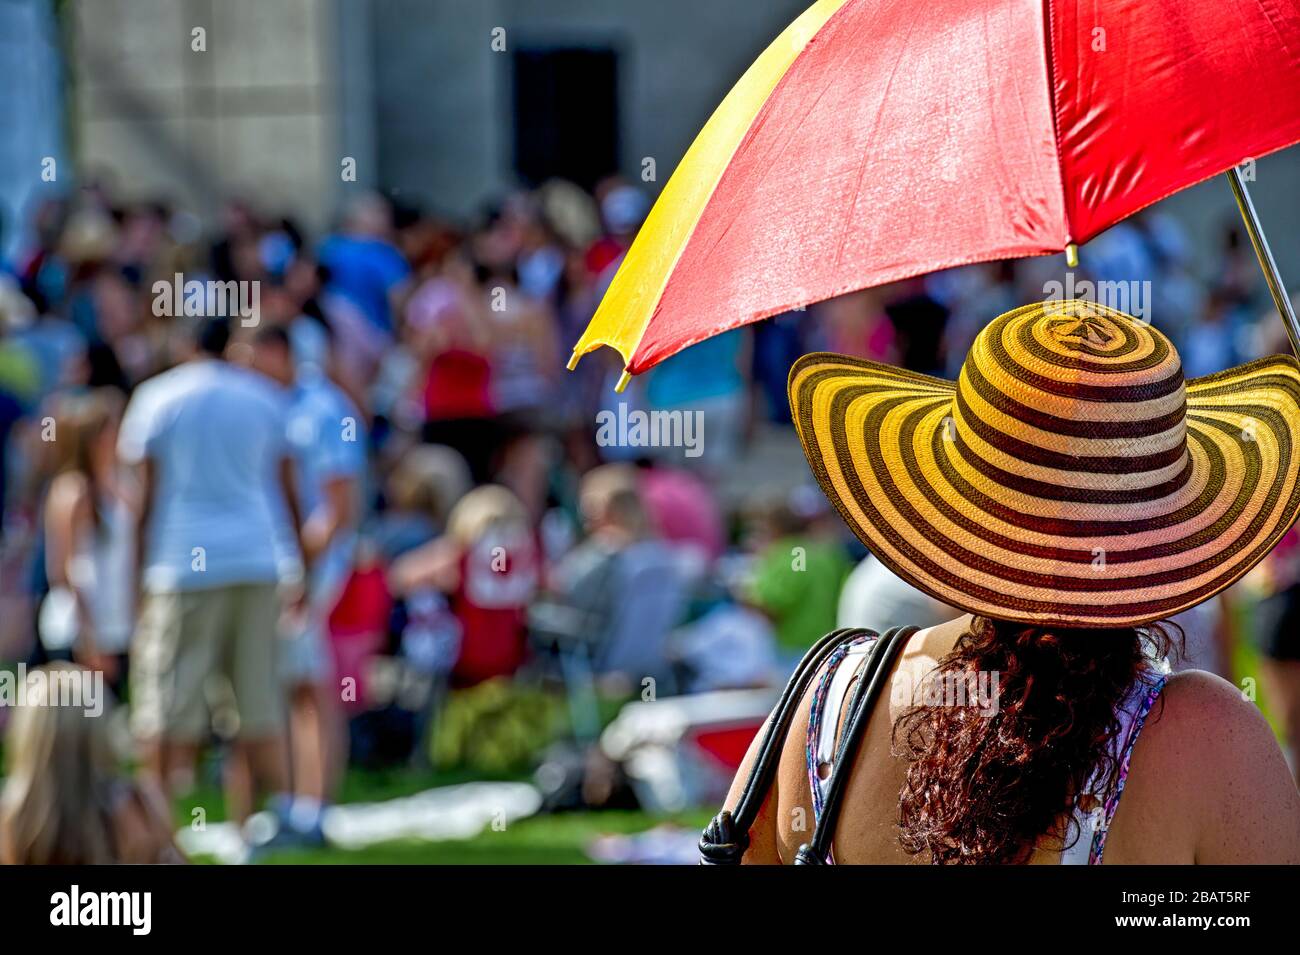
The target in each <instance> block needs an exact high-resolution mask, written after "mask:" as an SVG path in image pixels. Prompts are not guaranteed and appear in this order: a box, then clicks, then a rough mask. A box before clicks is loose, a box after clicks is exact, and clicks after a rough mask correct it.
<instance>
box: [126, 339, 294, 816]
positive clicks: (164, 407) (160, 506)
mask: <svg viewBox="0 0 1300 955" xmlns="http://www.w3.org/2000/svg"><path fill="white" fill-rule="evenodd" d="M229 340H230V326H229V322H228V320H226V319H222V318H211V319H207V320H206V321H204V322H203V323H202V324H201V325H200V326H199V328H198V329H197V331H196V336H195V347H194V349H193V353H192V355H191V357H190V358H189V359H188V360H187V361H184V362H182V363H181V364H180V365H178V366H177V367H175V368H173V369H171V370H170V371H167V372H164V373H162V374H160V375H158V376H157V377H155V378H152V379H150V380H148V381H146V382H144V383H143V384H141V385H140V386H139V387H138V388H137V389H136V392H135V394H134V395H133V397H132V398H131V402H130V404H129V405H128V407H127V410H126V414H125V417H124V418H123V421H122V426H121V431H120V434H119V437H118V455H119V456H120V457H121V459H122V460H123V461H124V462H125V463H127V464H130V465H133V466H135V467H136V469H137V473H138V477H139V482H140V485H141V494H140V497H141V509H140V515H139V524H140V527H139V529H140V536H139V539H140V540H141V542H142V547H141V548H140V560H139V568H138V570H137V575H138V584H139V588H140V591H141V593H142V603H141V615H140V622H139V626H138V628H137V630H136V634H135V641H134V644H133V647H132V668H133V673H132V687H131V708H132V726H133V729H134V731H135V733H136V735H137V737H138V738H139V739H140V741H141V743H142V746H143V748H144V756H145V767H146V769H147V770H149V771H151V772H153V773H154V774H156V775H157V777H158V780H159V782H160V783H161V784H163V785H164V786H166V787H169V788H173V789H174V788H177V787H178V785H179V786H185V785H188V783H189V781H190V780H191V779H192V774H193V769H194V765H195V760H196V758H197V755H198V751H199V748H200V746H201V745H202V743H203V742H204V740H205V739H206V738H207V735H208V731H209V727H210V715H209V707H208V700H207V696H206V694H207V692H208V690H209V688H210V686H211V681H212V677H214V676H217V675H220V676H224V677H225V678H226V680H227V681H228V682H229V688H230V690H231V693H232V696H233V700H234V704H235V709H236V711H237V716H238V730H237V734H236V741H235V746H234V748H233V751H232V760H233V761H232V765H231V766H230V767H229V770H230V771H229V772H228V773H227V809H228V812H229V814H230V815H231V817H232V818H233V819H236V820H238V821H242V820H243V819H244V818H246V817H247V815H248V814H249V813H250V812H251V811H252V806H253V801H254V795H255V792H256V789H257V788H258V786H259V784H260V786H261V788H262V790H263V791H264V792H268V793H270V794H283V792H284V790H285V783H286V767H285V765H284V754H283V734H284V705H283V704H284V701H283V695H284V694H283V689H282V687H281V684H280V680H279V678H278V673H277V662H276V650H277V647H276V630H277V624H278V620H279V616H280V610H281V606H280V596H279V593H278V591H277V583H278V566H277V563H278V562H277V560H276V514H277V508H278V506H279V505H278V504H277V503H276V502H275V501H274V497H275V496H276V495H277V494H283V495H284V500H285V502H286V505H287V507H288V510H289V513H290V515H291V516H292V520H293V526H294V528H295V529H297V528H298V527H299V526H300V522H299V520H298V509H297V504H296V500H295V497H294V490H293V483H294V482H293V470H292V464H291V461H290V453H289V448H288V445H287V440H286V413H287V408H286V404H285V401H284V399H283V398H282V397H281V396H280V395H279V394H278V393H277V389H275V388H274V387H273V386H272V385H271V384H270V383H268V382H267V381H266V380H265V379H264V378H263V377H262V376H260V375H258V374H257V373H256V372H253V371H250V370H247V369H242V368H237V367H235V366H233V365H230V364H228V363H227V362H226V361H224V360H223V357H222V356H223V355H224V353H225V350H226V346H227V344H228V343H229Z"/></svg>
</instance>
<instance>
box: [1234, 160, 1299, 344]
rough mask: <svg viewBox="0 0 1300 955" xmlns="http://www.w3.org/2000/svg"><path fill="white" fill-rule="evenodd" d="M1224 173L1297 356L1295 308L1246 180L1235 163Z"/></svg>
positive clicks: (1297, 324) (1297, 327)
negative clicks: (1260, 222) (1269, 245)
mask: <svg viewBox="0 0 1300 955" xmlns="http://www.w3.org/2000/svg"><path fill="white" fill-rule="evenodd" d="M1227 175H1228V183H1229V184H1230V185H1231V186H1232V195H1233V197H1234V198H1235V199H1236V200H1237V208H1238V209H1240V210H1241V218H1242V220H1243V221H1244V222H1245V223H1246V232H1247V233H1248V234H1249V235H1250V244H1251V246H1252V247H1253V248H1254V250H1255V257H1256V258H1257V259H1259V267H1260V268H1261V269H1263V271H1264V281H1266V282H1268V291H1269V294H1270V295H1272V296H1273V304H1274V305H1276V306H1277V311H1278V314H1279V315H1281V316H1282V324H1283V325H1285V326H1286V333H1287V335H1288V336H1289V337H1290V339H1291V350H1292V351H1293V352H1295V353H1296V355H1300V322H1297V321H1296V316H1295V309H1294V308H1292V307H1291V296H1289V295H1288V294H1287V292H1286V285H1284V284H1283V282H1282V275H1281V273H1279V272H1278V270H1277V262H1275V261H1274V259H1273V252H1272V251H1271V250H1270V249H1269V247H1268V239H1266V238H1265V237H1264V229H1263V227H1262V226H1261V225H1260V224H1259V216H1258V215H1257V214H1256V212H1255V204H1254V203H1253V202H1251V201H1250V192H1249V191H1248V190H1247V189H1246V181H1245V180H1244V179H1242V178H1241V170H1240V169H1239V168H1238V167H1236V166H1233V167H1232V168H1231V169H1229V170H1228V173H1227Z"/></svg>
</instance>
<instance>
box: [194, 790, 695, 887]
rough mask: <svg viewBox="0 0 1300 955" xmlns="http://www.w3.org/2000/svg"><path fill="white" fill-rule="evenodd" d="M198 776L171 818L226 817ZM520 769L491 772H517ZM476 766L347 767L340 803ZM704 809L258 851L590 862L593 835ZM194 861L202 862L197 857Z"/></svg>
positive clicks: (320, 856)
mask: <svg viewBox="0 0 1300 955" xmlns="http://www.w3.org/2000/svg"><path fill="white" fill-rule="evenodd" d="M203 776H204V777H205V780H206V781H205V782H204V783H203V784H202V785H201V786H200V787H199V788H198V789H196V790H195V791H194V792H193V793H191V794H189V795H188V796H186V797H184V798H182V799H179V800H177V802H176V824H177V826H178V827H180V826H187V825H189V824H190V822H191V821H192V819H193V816H192V811H193V810H194V809H195V808H196V807H202V808H203V810H204V811H205V813H206V814H207V816H206V818H207V822H209V823H215V822H221V821H223V820H224V819H225V802H224V799H223V797H222V794H221V789H220V787H219V786H217V785H216V783H215V781H213V780H212V772H211V767H210V766H209V767H208V771H207V772H205V773H204V774H203ZM524 778H526V777H525V776H519V775H516V776H513V777H511V776H506V777H501V776H498V777H496V779H497V780H502V779H516V780H517V779H524ZM484 779H485V777H484V776H483V775H482V774H481V773H470V772H433V771H420V770H414V769H409V768H405V767H395V768H392V769H383V770H368V769H356V768H353V769H350V770H348V772H347V775H346V776H345V777H344V780H343V785H342V788H341V790H340V794H339V797H340V798H339V800H338V801H339V802H340V803H359V802H379V801H381V800H386V799H397V798H400V797H402V796H412V795H415V794H416V793H420V792H423V791H425V790H426V789H432V788H434V787H436V786H454V785H458V784H460V783H467V782H475V781H482V780H484ZM712 815H713V811H712V810H710V809H698V810H693V811H687V812H683V813H676V814H672V815H667V816H663V815H654V814H651V813H646V812H639V811H629V810H608V811H587V812H566V813H556V814H553V815H537V816H531V817H529V818H527V819H520V820H516V821H515V822H512V823H510V824H509V825H508V826H507V827H506V828H505V829H503V830H493V829H490V828H489V829H485V830H484V831H483V832H481V833H479V834H478V835H476V836H473V837H472V838H469V839H451V840H442V841H438V842H429V841H426V840H422V839H401V840H395V841H392V842H382V843H376V844H375V845H372V846H367V847H365V848H364V849H337V848H326V849H284V850H280V851H277V852H273V853H267V854H266V855H264V856H262V857H261V858H259V859H258V861H259V862H261V863H263V864H267V865H569V864H586V863H590V862H591V859H589V858H588V857H587V855H586V852H585V848H586V846H587V844H588V843H589V842H590V841H591V840H592V839H594V838H596V837H597V836H602V835H610V834H629V833H636V832H643V831H645V830H646V829H651V828H653V827H654V826H657V825H661V824H664V823H673V824H677V825H681V826H684V827H686V828H688V829H691V830H701V829H703V828H704V827H705V826H706V825H707V824H708V822H709V819H710V818H712ZM193 861H195V862H209V861H212V860H211V859H208V858H204V857H199V858H196V859H194V860H193Z"/></svg>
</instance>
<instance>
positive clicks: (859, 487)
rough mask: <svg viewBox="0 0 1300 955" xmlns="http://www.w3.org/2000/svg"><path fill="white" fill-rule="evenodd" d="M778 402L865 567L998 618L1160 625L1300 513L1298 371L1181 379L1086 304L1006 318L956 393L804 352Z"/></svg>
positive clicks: (1139, 334)
mask: <svg viewBox="0 0 1300 955" xmlns="http://www.w3.org/2000/svg"><path fill="white" fill-rule="evenodd" d="M790 406H791V408H792V409H793V411H794V417H795V422H796V424H797V426H798V429H799V438H800V440H801V441H802V442H803V448H804V453H805V455H807V457H808V463H809V464H810V465H811V466H812V470H813V473H814V474H815V475H816V476H817V480H818V482H820V484H821V486H822V488H823V490H825V492H826V495H827V497H829V498H830V500H831V501H832V503H834V504H835V505H836V507H837V508H838V509H839V511H840V514H841V515H842V516H843V518H844V520H845V521H846V522H847V523H848V525H849V526H850V527H851V528H853V530H854V531H855V532H856V533H857V535H858V537H860V538H861V539H862V542H863V543H864V544H866V545H867V547H869V548H870V549H871V551H872V553H874V554H875V555H876V556H877V557H879V558H880V560H881V561H882V562H883V563H885V564H886V565H887V566H888V567H889V568H890V569H891V570H893V571H894V572H895V573H896V574H898V575H899V576H900V577H902V578H903V579H904V580H907V581H908V582H910V583H911V584H913V585H915V586H916V587H919V588H920V589H921V590H923V591H925V592H926V593H928V594H930V595H932V596H934V597H936V598H938V599H939V600H942V601H943V602H945V603H948V604H951V605H952V606H955V607H959V608H961V609H962V610H966V611H969V612H971V613H975V614H980V615H984V616H988V617H992V618H994V619H997V620H1010V621H1016V622H1021V623H1032V624H1039V625H1056V626H1069V627H1084V628H1117V627H1130V626H1136V625H1138V624H1143V623H1149V622H1151V621H1154V620H1161V619H1164V618H1167V617H1170V616H1172V615H1174V614H1176V613H1178V612H1179V611H1181V610H1186V609H1187V608H1189V607H1192V606H1194V605H1196V604H1198V603H1200V602H1201V601H1203V600H1206V599H1208V598H1210V597H1212V596H1214V595H1215V594H1217V593H1218V592H1219V591H1221V590H1223V589H1224V588H1225V587H1227V586H1228V585H1230V584H1231V583H1233V582H1234V581H1236V580H1238V579H1239V578H1240V577H1241V576H1242V575H1243V574H1245V573H1246V571H1248V570H1250V568H1251V567H1253V566H1254V565H1255V564H1256V563H1258V562H1259V561H1260V560H1261V559H1262V558H1263V557H1264V555H1265V554H1267V553H1268V552H1269V550H1270V549H1271V548H1272V547H1273V545H1274V544H1276V543H1277V541H1278V539H1279V538H1280V537H1281V536H1282V535H1283V534H1285V533H1286V531H1287V529H1288V528H1289V527H1290V526H1291V524H1292V522H1293V521H1295V519H1296V514H1297V512H1298V511H1300V486H1297V480H1296V471H1297V467H1296V462H1295V461H1294V460H1293V454H1294V452H1295V448H1296V444H1297V442H1296V437H1297V434H1298V433H1300V365H1298V364H1297V362H1296V360H1295V359H1294V358H1292V357H1291V356H1289V355H1287V356H1283V355H1278V356H1275V357H1272V358H1264V359H1261V360H1259V361H1255V362H1251V363H1250V364H1247V365H1241V366H1240V367H1237V368H1231V369H1229V370H1227V371H1223V372H1219V373H1218V374H1215V375H1210V376H1208V377H1205V378H1197V379H1195V380H1193V381H1188V382H1184V380H1183V372H1182V366H1181V363H1180V362H1179V359H1178V353H1177V352H1176V351H1175V350H1174V347H1173V345H1172V344H1170V342H1169V339H1167V338H1166V337H1165V336H1164V335H1162V334H1161V333H1160V332H1158V331H1156V330H1155V329H1154V328H1152V327H1150V326H1149V325H1145V324H1143V323H1141V322H1139V321H1138V320H1137V319H1135V318H1132V317H1131V316H1129V315H1125V314H1124V313H1123V312H1117V311H1114V310H1112V309H1108V308H1104V307H1101V306H1098V305H1095V304H1093V303H1090V302H1078V301H1067V302H1053V303H1046V304H1044V303H1037V304H1033V305H1026V306H1024V307H1023V308H1018V309H1015V310H1014V311H1011V312H1008V313H1007V314H1005V315H1003V316H1001V317H1000V318H998V319H997V320H996V321H994V322H993V323H992V324H991V325H989V326H988V327H987V328H985V329H984V330H983V331H982V332H980V334H979V336H978V337H977V338H976V340H975V343H974V345H972V346H971V350H970V354H968V355H967V357H966V362H965V364H964V365H963V366H962V371H961V376H960V377H959V379H958V381H957V382H956V383H955V384H954V383H953V382H950V381H944V380H942V379H939V378H930V377H928V376H926V375H919V374H914V373H912V372H909V371H903V370H901V369H899V368H895V367H893V366H890V365H883V364H879V363H876V362H870V361H862V360H859V359H856V358H849V357H846V356H843V355H831V354H813V355H805V356H804V357H803V358H801V359H799V361H797V362H796V363H795V365H794V368H792V369H791V371H790Z"/></svg>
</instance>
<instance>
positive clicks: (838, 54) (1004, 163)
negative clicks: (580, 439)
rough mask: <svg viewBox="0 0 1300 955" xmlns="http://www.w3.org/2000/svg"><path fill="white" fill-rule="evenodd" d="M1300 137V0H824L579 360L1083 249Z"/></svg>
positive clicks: (752, 77)
mask: <svg viewBox="0 0 1300 955" xmlns="http://www.w3.org/2000/svg"><path fill="white" fill-rule="evenodd" d="M1298 140H1300V11H1298V10H1297V5H1296V3H1295V2H1294V0H1091V2H1089V0H945V2H944V3H942V4H928V5H926V4H921V5H918V4H917V3H916V2H915V0H819V2H817V3H814V4H813V5H812V6H811V7H810V8H809V9H808V10H807V11H806V12H805V13H804V14H803V15H802V16H801V17H800V18H799V19H798V20H796V21H795V22H794V23H793V24H791V26H790V27H789V28H788V29H787V30H786V31H785V32H784V33H783V34H781V36H780V37H778V38H777V40H776V41H775V42H774V43H773V44H772V45H771V46H770V47H769V48H768V49H767V50H766V51H765V52H764V53H763V54H762V56H760V57H759V59H758V60H757V61H756V62H755V63H754V65H753V66H751V67H750V69H749V70H748V71H747V72H746V73H745V75H744V77H742V78H741V80H740V82H739V83H738V84H737V85H736V87H735V88H734V89H733V90H732V91H731V93H730V94H729V95H728V96H727V98H726V99H725V100H724V101H723V103H722V105H721V106H719V107H718V110H717V111H716V112H715V113H714V115H713V117H712V118H711V119H710V120H709V122H708V124H707V125H706V126H705V128H704V130H703V131H702V132H701V133H700V135H699V137H698V138H697V139H696V141H695V143H694V144H693V145H692V146H691V148H690V150H688V151H687V153H686V156H685V157H684V158H683V160H682V162H681V164H680V165H679V166H678V168H677V170H676V171H675V172H674V174H673V176H672V178H671V179H670V180H669V182H668V183H667V184H666V186H665V187H664V190H663V193H662V195H661V196H660V197H659V201H658V202H657V203H656V205H655V207H654V209H653V210H652V211H651V214H650V216H649V217H648V219H647V220H646V223H645V226H644V227H643V228H642V231H641V233H640V234H639V235H638V237H637V239H636V241H635V242H634V243H633V245H632V247H631V248H630V249H629V251H628V253H627V256H626V258H625V260H624V262H623V264H622V266H621V267H620V269H619V271H618V273H617V274H616V275H615V277H614V280H613V282H612V283H611V285H610V288H609V291H608V292H607V294H606V295H605V298H604V300H603V301H602V302H601V305H600V308H599V309H598V310H597V312H596V315H595V317H594V318H593V319H592V321H591V324H590V326H589V327H588V328H587V330H586V332H585V333H584V334H583V336H582V338H581V339H580V340H579V341H578V344H577V345H576V347H575V348H574V357H573V360H572V362H571V363H570V367H573V365H574V364H576V362H577V360H578V358H579V357H580V356H581V355H583V354H585V353H586V352H588V351H591V350H593V349H595V348H597V347H599V346H601V345H608V346H610V347H612V348H615V349H616V350H617V351H618V352H619V353H620V354H621V355H622V357H623V360H624V364H625V366H626V369H627V372H628V373H629V374H639V373H641V372H643V371H646V370H647V369H649V368H651V367H653V366H654V365H655V364H657V363H658V362H660V361H662V360H664V359H665V358H667V357H669V356H670V355H673V354H675V353H676V352H678V351H680V350H681V349H683V348H685V347H687V346H689V345H691V344H694V343H695V342H698V341H701V340H702V339H705V338H708V337H710V336H712V335H716V334H718V333H720V332H723V331H726V330H728V329H731V328H736V327H737V326H740V325H743V324H745V323H747V322H752V321H756V320H758V319H761V318H764V317H767V316H769V315H775V314H778V313H781V312H785V311H788V310H790V309H793V308H797V307H800V306H803V305H807V304H809V303H812V302H817V301H820V300H823V299H827V298H830V297H832V296H835V295H840V294H843V293H846V292H850V291H853V290H856V289H861V288H866V287H868V286H873V285H880V284H883V283H886V282H891V281H895V280H898V279H903V278H907V277H910V276H915V275H919V274H922V273H925V272H931V271H934V270H936V269H943V268H949V267H952V266H957V265H963V264H968V263H973V262H982V261H989V260H994V259H1002V258H1009V257H1015V256H1025V255H1041V254H1044V253H1051V252H1060V251H1062V250H1067V251H1068V253H1069V255H1070V258H1071V260H1073V253H1074V248H1075V246H1076V245H1077V244H1079V243H1083V242H1086V241H1088V240H1089V239H1090V238H1092V237H1093V236H1095V235H1097V234H1098V233H1099V232H1102V231H1103V230H1105V229H1106V228H1108V227H1110V226H1111V225H1113V224H1114V223H1116V222H1118V221H1119V220H1121V219H1123V218H1124V217H1125V216H1129V215H1132V214H1133V213H1134V212H1137V211H1138V210H1140V209H1142V208H1144V207H1145V206H1148V205H1150V204H1152V203H1154V202H1158V201H1159V200H1161V199H1163V198H1164V197H1166V196H1168V195H1170V194H1171V193H1173V192H1176V191H1178V190H1179V189H1183V188H1185V187H1187V186H1189V185H1192V184H1193V183H1196V182H1199V181H1201V180H1203V179H1206V178H1208V177H1210V176H1214V175H1217V174H1219V173H1223V172H1226V171H1229V170H1234V171H1235V167H1236V166H1237V165H1238V164H1240V163H1242V161H1243V160H1245V159H1248V158H1258V157H1260V156H1263V155H1265V154H1267V153H1270V152H1273V151H1275V150H1277V149H1281V148H1283V147H1285V146H1288V145H1290V144H1291V143H1294V142H1296V141H1298ZM1230 175H1233V174H1232V173H1230ZM1234 186H1235V187H1239V188H1240V190H1241V191H1240V192H1239V193H1238V199H1239V202H1241V203H1242V210H1243V214H1247V213H1250V215H1248V219H1247V224H1248V226H1249V227H1250V232H1251V238H1252V241H1256V243H1257V244H1256V249H1257V251H1258V252H1260V253H1261V261H1262V262H1265V264H1266V271H1267V267H1268V266H1269V265H1271V258H1270V257H1269V256H1267V250H1266V247H1265V246H1264V245H1263V239H1262V236H1261V235H1260V234H1259V232H1258V228H1257V223H1256V222H1255V221H1254V220H1253V210H1251V209H1250V208H1249V199H1248V197H1247V196H1246V195H1245V192H1244V188H1245V187H1244V183H1242V182H1241V179H1240V176H1237V175H1234ZM1269 279H1270V287H1274V286H1276V291H1279V292H1280V289H1281V283H1280V282H1279V281H1277V279H1276V270H1275V269H1274V270H1273V274H1272V275H1270V277H1269ZM1275 297H1277V296H1275ZM1281 299H1285V295H1281ZM1278 305H1279V308H1280V309H1283V315H1284V316H1286V315H1287V313H1288V311H1289V303H1286V304H1285V305H1284V304H1283V302H1282V301H1279V303H1278ZM1291 317H1292V320H1293V319H1294V316H1291ZM626 380H627V377H626V375H625V377H624V382H623V384H625V383H626ZM620 387H622V384H620Z"/></svg>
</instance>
